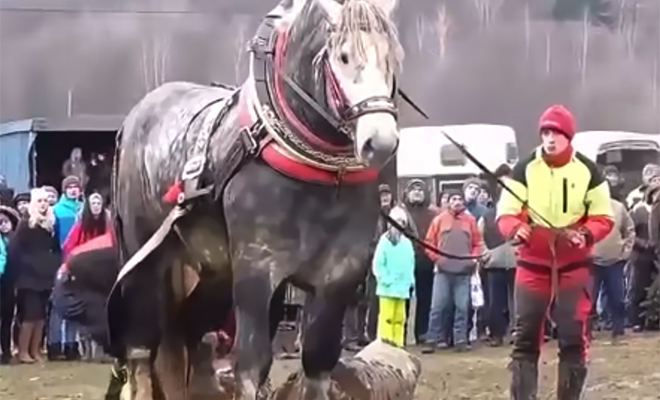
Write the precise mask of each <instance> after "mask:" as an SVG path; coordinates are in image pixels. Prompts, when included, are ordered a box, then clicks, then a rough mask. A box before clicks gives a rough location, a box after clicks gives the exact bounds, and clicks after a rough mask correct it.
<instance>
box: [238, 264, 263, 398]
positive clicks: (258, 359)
mask: <svg viewBox="0 0 660 400" xmlns="http://www.w3.org/2000/svg"><path fill="white" fill-rule="evenodd" d="M236 270H237V271H241V269H240V267H239V268H236ZM271 288H272V286H271V279H270V276H269V273H268V271H264V272H256V273H255V272H254V271H251V274H250V275H249V276H245V277H240V276H239V277H235V284H234V299H235V307H236V309H235V314H236V325H237V335H236V341H235V345H234V348H235V354H236V360H235V365H234V374H235V379H236V390H237V393H236V397H235V398H236V399H241V400H255V399H256V398H257V395H258V393H259V389H261V387H262V386H263V385H264V383H265V382H266V379H267V378H268V374H269V372H270V367H271V365H272V363H273V350H272V345H271V335H270V318H269V307H270V302H271V295H272V293H273V291H272V289H271Z"/></svg>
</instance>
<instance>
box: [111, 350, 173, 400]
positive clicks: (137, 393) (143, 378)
mask: <svg viewBox="0 0 660 400" xmlns="http://www.w3.org/2000/svg"><path fill="white" fill-rule="evenodd" d="M152 365H153V359H152V354H151V351H149V350H148V349H144V348H132V349H129V351H128V360H127V365H126V366H127V370H128V382H127V383H126V390H122V394H121V400H161V399H163V397H162V393H161V391H160V390H159V388H155V387H154V383H155V382H154V379H153V378H154V375H153V368H152ZM126 394H127V395H128V397H126Z"/></svg>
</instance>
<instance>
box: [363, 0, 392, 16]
mask: <svg viewBox="0 0 660 400" xmlns="http://www.w3.org/2000/svg"><path fill="white" fill-rule="evenodd" d="M370 1H371V2H373V3H374V4H376V5H377V6H379V7H380V8H381V9H382V10H383V11H385V14H387V15H392V13H393V12H394V10H395V9H396V6H397V5H398V4H399V1H398V0H370Z"/></svg>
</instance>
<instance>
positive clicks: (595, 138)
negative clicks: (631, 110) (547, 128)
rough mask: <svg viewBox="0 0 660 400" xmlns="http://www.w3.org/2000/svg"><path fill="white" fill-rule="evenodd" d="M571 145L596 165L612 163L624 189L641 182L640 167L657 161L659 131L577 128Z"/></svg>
mask: <svg viewBox="0 0 660 400" xmlns="http://www.w3.org/2000/svg"><path fill="white" fill-rule="evenodd" d="M573 147H574V148H575V149H576V150H578V151H580V152H581V153H582V154H584V155H585V156H587V157H589V158H590V159H592V160H594V161H596V163H598V164H599V165H615V166H616V167H617V168H618V169H619V171H621V174H622V175H623V177H624V179H625V184H624V190H625V191H626V192H628V191H630V190H632V189H634V188H636V187H637V186H639V185H640V184H641V176H642V168H644V166H645V165H646V164H649V163H660V134H649V133H637V132H623V131H586V132H579V133H578V134H577V135H575V139H573Z"/></svg>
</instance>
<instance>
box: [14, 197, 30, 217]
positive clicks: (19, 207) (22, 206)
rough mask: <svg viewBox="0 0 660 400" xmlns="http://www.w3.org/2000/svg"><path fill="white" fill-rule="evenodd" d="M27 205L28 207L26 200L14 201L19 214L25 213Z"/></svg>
mask: <svg viewBox="0 0 660 400" xmlns="http://www.w3.org/2000/svg"><path fill="white" fill-rule="evenodd" d="M29 207H30V203H28V202H27V201H22V200H21V201H19V202H17V203H16V209H17V210H18V212H19V213H21V214H27V212H28V209H29Z"/></svg>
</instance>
